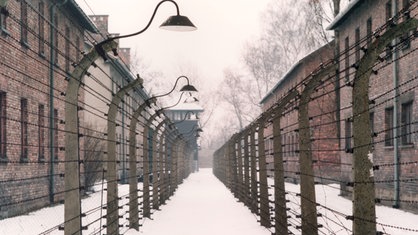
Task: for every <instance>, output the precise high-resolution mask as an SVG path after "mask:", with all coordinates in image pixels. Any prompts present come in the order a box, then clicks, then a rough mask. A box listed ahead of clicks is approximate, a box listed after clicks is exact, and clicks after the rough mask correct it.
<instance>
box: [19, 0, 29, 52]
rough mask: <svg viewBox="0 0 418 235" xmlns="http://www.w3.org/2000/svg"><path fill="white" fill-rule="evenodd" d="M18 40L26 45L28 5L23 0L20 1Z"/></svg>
mask: <svg viewBox="0 0 418 235" xmlns="http://www.w3.org/2000/svg"><path fill="white" fill-rule="evenodd" d="M20 21H21V25H20V40H21V42H22V44H24V45H28V5H27V3H26V1H25V0H22V1H20Z"/></svg>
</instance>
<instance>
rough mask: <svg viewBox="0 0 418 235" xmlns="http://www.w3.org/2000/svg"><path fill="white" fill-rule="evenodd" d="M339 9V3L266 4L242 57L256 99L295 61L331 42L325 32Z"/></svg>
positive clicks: (297, 0)
mask: <svg viewBox="0 0 418 235" xmlns="http://www.w3.org/2000/svg"><path fill="white" fill-rule="evenodd" d="M346 1H347V0H343V2H346ZM339 9H340V0H295V1H272V2H271V3H270V4H269V7H268V9H267V10H266V11H265V13H264V14H263V16H264V17H263V19H264V24H265V29H264V31H263V33H262V35H261V36H260V38H259V39H258V40H256V41H254V42H251V43H248V44H247V45H246V48H245V51H244V53H243V59H244V63H245V65H246V66H247V68H248V70H249V72H250V74H251V75H252V76H253V77H254V80H255V82H256V86H257V90H258V98H259V99H261V98H262V97H263V96H264V95H265V94H266V93H267V92H268V91H269V90H270V89H271V88H272V87H273V86H274V85H275V84H276V83H277V82H278V81H279V79H280V78H281V77H282V76H283V75H284V73H285V72H286V71H288V70H289V69H290V67H291V66H292V65H293V64H295V63H296V62H297V61H298V60H299V59H301V58H302V57H304V56H305V55H306V54H307V53H309V52H311V51H313V50H315V49H317V48H319V47H320V46H322V45H324V44H326V43H328V42H329V41H330V40H331V38H332V36H333V35H332V32H328V31H326V30H325V28H326V26H327V25H328V24H329V23H330V22H331V20H332V19H333V16H334V15H335V14H338V12H339Z"/></svg>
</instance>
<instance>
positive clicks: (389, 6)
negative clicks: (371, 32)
mask: <svg viewBox="0 0 418 235" xmlns="http://www.w3.org/2000/svg"><path fill="white" fill-rule="evenodd" d="M391 18H392V3H391V1H389V2H387V3H386V22H387V23H389V20H391ZM391 59H392V45H391V43H389V44H388V45H386V60H391Z"/></svg>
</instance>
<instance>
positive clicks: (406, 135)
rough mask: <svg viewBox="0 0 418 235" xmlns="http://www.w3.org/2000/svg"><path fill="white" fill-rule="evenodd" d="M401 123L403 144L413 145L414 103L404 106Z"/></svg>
mask: <svg viewBox="0 0 418 235" xmlns="http://www.w3.org/2000/svg"><path fill="white" fill-rule="evenodd" d="M401 122H402V123H401V137H402V138H401V140H402V144H403V145H408V144H412V102H408V103H404V104H402V110H401Z"/></svg>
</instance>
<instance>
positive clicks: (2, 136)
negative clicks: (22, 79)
mask: <svg viewBox="0 0 418 235" xmlns="http://www.w3.org/2000/svg"><path fill="white" fill-rule="evenodd" d="M6 110H7V107H6V92H3V91H0V161H1V162H7V130H6V127H7V125H6V123H7V112H6Z"/></svg>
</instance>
